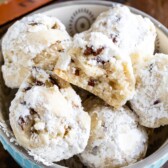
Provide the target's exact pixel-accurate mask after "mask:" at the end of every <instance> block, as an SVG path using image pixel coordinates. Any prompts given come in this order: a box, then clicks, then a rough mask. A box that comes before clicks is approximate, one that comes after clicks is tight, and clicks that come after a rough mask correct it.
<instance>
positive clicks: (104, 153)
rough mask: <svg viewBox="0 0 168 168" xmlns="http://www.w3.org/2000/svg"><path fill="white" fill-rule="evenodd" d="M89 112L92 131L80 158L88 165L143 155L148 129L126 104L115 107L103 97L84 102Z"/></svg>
mask: <svg viewBox="0 0 168 168" xmlns="http://www.w3.org/2000/svg"><path fill="white" fill-rule="evenodd" d="M84 107H85V109H86V110H87V111H88V112H89V114H90V116H91V134H90V138H89V141H88V145H87V147H86V149H85V151H84V152H83V153H82V154H80V155H79V157H80V159H81V161H82V162H83V163H84V164H85V165H86V166H88V167H91V168H102V167H103V168H113V167H114V168H115V167H122V166H127V165H128V164H131V163H134V162H136V161H138V160H140V159H142V158H143V157H144V155H145V153H146V150H147V141H148V137H147V133H146V131H145V129H144V128H143V127H141V126H139V125H138V122H137V121H138V120H137V117H136V115H135V114H134V113H133V112H131V111H130V110H129V109H128V108H127V107H122V108H120V109H118V110H114V109H113V108H112V107H110V106H107V105H106V104H105V103H104V102H103V101H102V100H100V99H97V98H90V99H88V100H86V101H85V103H84Z"/></svg>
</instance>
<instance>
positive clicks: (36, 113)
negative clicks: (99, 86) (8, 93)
mask: <svg viewBox="0 0 168 168" xmlns="http://www.w3.org/2000/svg"><path fill="white" fill-rule="evenodd" d="M9 117H10V124H11V127H12V130H13V132H14V135H15V137H16V140H17V142H18V143H19V144H20V145H21V146H23V147H24V148H26V149H27V150H30V151H31V153H33V154H35V155H38V156H39V157H41V158H42V159H44V160H46V161H47V162H48V163H51V162H54V161H60V160H63V159H68V158H70V157H72V156H73V155H75V154H78V153H81V152H83V151H84V149H85V147H86V145H87V142H88V138H89V134H90V117H89V115H88V114H87V113H86V112H84V111H83V108H82V106H81V100H80V98H79V96H78V95H77V94H76V93H75V91H74V90H73V89H72V88H71V87H70V85H69V84H68V83H66V82H64V81H61V80H60V79H55V78H53V76H52V75H50V74H48V73H46V72H44V71H43V70H41V69H39V68H33V70H32V73H31V75H30V76H29V77H28V78H27V79H26V80H25V81H24V82H23V83H22V85H21V87H20V89H19V91H18V92H17V94H16V97H15V98H14V100H13V101H12V102H11V106H10V115H9Z"/></svg>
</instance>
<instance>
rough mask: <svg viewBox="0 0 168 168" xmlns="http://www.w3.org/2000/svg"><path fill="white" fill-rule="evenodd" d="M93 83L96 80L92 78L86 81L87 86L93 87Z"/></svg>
mask: <svg viewBox="0 0 168 168" xmlns="http://www.w3.org/2000/svg"><path fill="white" fill-rule="evenodd" d="M95 84H96V80H94V79H90V80H89V81H88V85H89V86H92V87H94V86H95Z"/></svg>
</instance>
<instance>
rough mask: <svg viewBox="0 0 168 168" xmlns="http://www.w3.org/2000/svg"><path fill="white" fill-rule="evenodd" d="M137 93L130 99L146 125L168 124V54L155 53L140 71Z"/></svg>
mask: <svg viewBox="0 0 168 168" xmlns="http://www.w3.org/2000/svg"><path fill="white" fill-rule="evenodd" d="M137 79H138V80H137V86H136V94H135V95H134V97H133V99H132V100H131V101H130V102H131V105H132V108H133V110H134V111H135V112H136V113H137V114H138V116H139V121H140V123H141V124H142V125H144V126H146V127H151V128H156V127H160V126H162V125H167V124H168V105H167V102H168V55H164V54H155V55H154V57H153V58H152V59H151V61H150V62H149V63H147V64H146V65H145V66H144V67H143V68H142V69H140V70H139V72H138V78H137Z"/></svg>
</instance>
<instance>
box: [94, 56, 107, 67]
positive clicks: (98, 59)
mask: <svg viewBox="0 0 168 168" xmlns="http://www.w3.org/2000/svg"><path fill="white" fill-rule="evenodd" d="M96 61H97V62H98V63H101V64H103V65H104V64H105V63H106V62H105V61H103V60H102V59H101V58H100V57H97V58H96Z"/></svg>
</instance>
